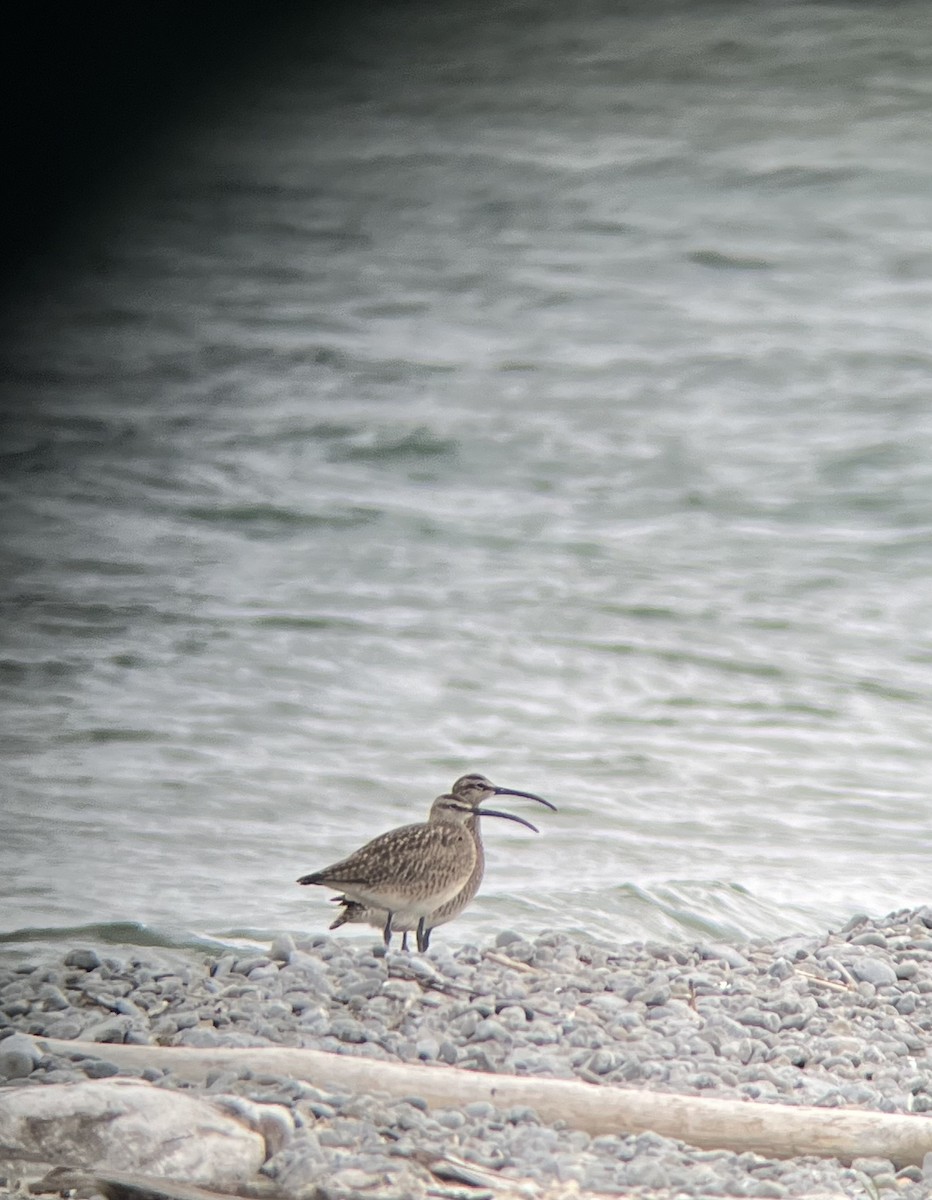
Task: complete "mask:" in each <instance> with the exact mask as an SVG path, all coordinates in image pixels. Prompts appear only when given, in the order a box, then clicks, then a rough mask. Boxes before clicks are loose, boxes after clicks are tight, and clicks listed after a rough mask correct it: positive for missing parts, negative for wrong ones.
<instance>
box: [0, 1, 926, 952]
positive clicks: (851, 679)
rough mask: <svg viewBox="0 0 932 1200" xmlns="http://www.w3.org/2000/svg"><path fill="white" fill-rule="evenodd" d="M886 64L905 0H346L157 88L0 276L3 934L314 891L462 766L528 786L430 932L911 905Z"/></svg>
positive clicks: (911, 439)
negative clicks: (338, 12) (58, 223)
mask: <svg viewBox="0 0 932 1200" xmlns="http://www.w3.org/2000/svg"><path fill="white" fill-rule="evenodd" d="M930 79H932V24H930V23H929V21H928V7H927V5H925V4H923V3H912V4H911V3H902V4H887V3H861V4H857V5H847V4H834V3H821V4H805V3H802V4H783V5H776V6H768V5H763V4H756V3H723V4H717V5H701V4H700V5H696V4H691V3H685V2H684V3H682V4H666V5H650V6H645V7H643V8H641V7H639V6H632V5H616V4H613V3H609V2H608V0H587V2H585V3H583V4H582V5H574V6H569V7H567V6H564V5H558V4H552V3H545V2H543V0H524V2H516V3H509V4H506V5H499V4H491V3H489V4H480V5H478V6H469V8H468V9H463V10H459V9H457V8H456V7H455V6H453V5H452V4H439V5H437V6H434V7H433V8H431V9H430V11H428V10H427V6H419V5H410V6H405V5H396V6H385V7H384V8H381V9H378V10H375V11H368V12H366V14H365V16H364V17H362V18H361V19H360V20H359V22H358V23H354V24H353V27H352V28H351V29H350V28H349V25H347V28H346V30H345V31H344V34H343V37H342V39H338V40H337V41H335V43H334V45H333V46H331V47H329V48H322V47H321V46H320V45H319V44H318V43H317V42H316V40H315V38H314V37H313V36H312V33H311V31H310V30H308V31H306V33H305V34H304V36H302V35H301V31H300V30H297V31H296V34H295V36H294V38H293V39H292V40H291V42H290V45H289V48H288V52H287V54H284V55H283V56H282V57H281V59H280V60H279V61H277V62H276V63H275V64H274V70H273V69H272V68H271V66H270V68H269V69H268V70H267V71H265V73H259V74H258V75H257V77H256V78H255V79H252V80H250V81H249V83H248V86H246V85H244V87H243V89H242V94H239V95H236V96H227V97H225V98H224V99H223V100H222V101H218V102H216V103H215V104H213V105H212V106H210V107H209V108H208V109H206V110H205V112H204V113H203V114H202V115H201V117H199V118H198V119H197V120H195V121H194V123H193V124H192V126H191V128H190V130H189V131H188V133H187V134H186V135H185V137H184V138H180V139H179V140H178V142H177V144H175V145H173V146H172V147H171V148H170V150H169V151H167V152H166V153H165V154H164V155H163V157H162V158H161V159H160V160H159V161H158V162H156V163H154V164H153V166H152V169H151V171H150V172H149V174H148V175H147V177H146V180H145V186H144V187H143V188H141V189H140V190H139V191H138V193H137V194H134V195H133V196H132V197H130V198H129V199H128V200H127V202H126V203H125V204H124V205H123V207H122V208H121V209H120V210H119V211H118V212H116V213H115V214H114V217H113V220H112V222H110V223H109V224H107V225H106V226H103V227H101V228H100V229H95V230H94V231H91V232H90V233H89V235H88V236H89V242H88V244H87V245H86V246H85V247H83V250H82V253H81V255H80V256H79V258H78V260H77V261H76V263H75V264H74V266H73V267H71V268H69V269H68V271H67V272H66V273H65V274H64V276H63V278H62V280H61V281H60V283H59V286H58V287H57V288H56V289H54V290H52V291H50V292H49V294H48V295H46V296H45V297H44V298H42V299H41V300H40V301H37V302H36V303H35V304H34V305H33V306H32V307H31V308H30V309H28V310H23V312H22V313H21V316H20V322H21V328H20V331H19V334H18V337H17V339H16V341H15V344H14V346H13V354H12V357H11V361H10V364H9V369H8V372H7V380H6V388H5V391H6V402H5V413H6V415H5V418H4V430H3V435H2V441H0V455H2V487H3V496H2V503H3V514H4V516H3V546H2V562H0V576H2V579H0V596H2V612H3V622H2V630H0V639H2V641H0V697H2V719H0V753H2V772H3V784H2V791H3V804H2V813H0V931H2V932H3V933H5V934H6V935H8V937H9V940H10V941H11V944H12V943H13V942H14V941H15V943H16V944H23V943H29V942H30V941H33V940H34V941H46V942H51V943H53V944H58V943H62V944H65V943H69V944H70V943H71V942H72V941H73V940H74V938H75V937H76V936H78V935H80V933H81V931H82V929H83V927H85V926H87V927H89V928H88V929H85V930H84V933H85V934H86V936H87V937H91V936H93V937H104V938H107V937H109V938H110V940H117V941H120V940H122V941H128V942H139V943H145V942H146V941H147V940H150V939H153V938H154V939H155V940H157V941H158V940H160V939H161V940H165V941H169V942H170V941H172V940H173V939H174V940H175V941H177V942H179V944H180V943H184V942H185V939H190V938H195V939H197V938H201V939H219V940H221V941H222V940H224V939H230V938H237V937H251V938H256V939H262V938H266V937H268V936H271V935H272V934H274V933H275V932H277V931H281V930H291V931H305V930H319V929H323V928H325V925H326V922H327V921H328V920H329V918H330V916H331V915H332V914H331V912H330V907H329V905H328V904H327V902H326V894H325V893H324V892H323V891H320V890H318V889H310V892H311V893H312V894H309V893H308V891H306V890H303V889H299V888H297V887H296V886H295V884H294V880H295V878H296V877H297V875H298V874H300V873H302V872H304V871H307V870H310V869H312V868H314V867H319V866H323V865H324V864H326V863H328V862H330V861H332V860H334V859H336V858H338V857H342V856H343V855H344V854H345V853H347V852H348V851H349V850H351V849H353V848H354V847H355V846H357V845H359V844H360V843H361V842H362V841H364V840H365V839H367V838H368V837H370V836H372V835H373V834H374V833H376V832H378V831H380V830H382V829H387V828H389V827H391V826H393V825H397V824H400V823H403V822H406V821H409V820H418V819H421V817H422V816H423V815H424V814H426V811H427V808H428V805H429V802H430V800H431V799H432V798H433V797H434V796H435V795H436V794H438V793H439V792H441V791H444V790H446V789H447V788H448V787H449V785H450V783H451V782H452V781H453V779H454V778H456V777H457V776H458V775H460V774H461V773H463V772H465V771H467V770H481V771H483V772H485V773H486V774H488V775H489V776H490V777H491V778H493V779H494V780H495V781H496V782H499V783H502V784H505V785H509V786H512V787H516V788H520V789H522V790H530V791H536V792H539V793H541V794H542V795H545V796H547V797H549V798H550V799H551V800H553V801H554V802H555V803H557V804H558V805H559V808H560V812H559V814H558V815H556V816H552V815H550V814H548V813H546V812H544V811H543V810H540V811H534V812H531V811H529V810H530V809H531V808H532V807H533V808H535V809H536V806H532V805H530V804H527V803H525V802H519V801H516V802H513V805H512V807H513V809H514V811H519V812H521V813H522V814H523V815H526V816H529V817H530V818H531V819H532V820H535V821H536V822H537V823H538V824H539V825H540V827H541V831H542V832H541V836H540V837H533V836H531V835H529V834H528V833H527V832H526V831H524V830H521V829H520V828H518V827H512V826H510V825H506V824H505V823H503V822H489V825H488V828H487V830H486V845H487V858H488V868H487V875H486V881H485V885H484V887H483V890H482V892H481V893H480V896H479V898H478V900H477V901H476V903H475V904H474V906H473V907H472V908H471V909H470V910H469V912H468V913H467V914H466V915H464V916H463V917H462V918H461V919H460V920H459V922H458V923H457V924H456V925H453V926H450V927H449V928H447V929H445V930H444V931H443V932H442V936H443V939H445V940H447V941H453V942H457V941H462V940H465V939H476V938H481V937H485V936H489V935H491V934H493V933H494V932H495V931H496V930H498V929H501V928H505V927H513V928H517V929H520V930H522V931H524V932H526V933H529V934H531V933H535V932H537V931H539V930H541V929H543V928H548V927H564V928H570V929H578V930H586V931H589V932H590V933H593V934H596V935H598V936H600V937H604V938H607V939H616V940H618V939H621V940H624V939H631V938H643V937H664V938H666V937H672V938H696V937H701V938H707V937H718V936H731V935H745V934H747V935H756V934H762V935H777V934H781V933H785V932H788V931H790V930H806V929H816V928H824V927H825V926H826V924H829V925H831V924H833V923H840V922H842V921H844V920H845V919H846V918H847V917H848V916H850V915H851V914H852V913H854V912H857V911H868V912H871V913H874V914H880V913H883V912H886V911H889V910H892V909H895V908H898V907H903V906H906V905H911V904H917V903H923V902H927V901H928V899H929V893H928V881H929V876H930V850H929V846H930V838H929V824H930V815H932V799H930V793H932V721H930V704H932V633H930V630H932V587H930V566H932V403H930V381H932V353H930V343H929V330H930V317H932V249H930V245H932V243H930V241H929V237H928V226H929V218H928V214H929V196H930V194H932V155H930V154H929V153H928V130H929V128H930V123H932V85H930ZM108 930H109V933H108ZM342 933H343V934H346V933H347V931H346V930H344V931H342ZM364 936H369V935H368V934H366V935H364ZM439 936H440V935H439V934H438V937H439Z"/></svg>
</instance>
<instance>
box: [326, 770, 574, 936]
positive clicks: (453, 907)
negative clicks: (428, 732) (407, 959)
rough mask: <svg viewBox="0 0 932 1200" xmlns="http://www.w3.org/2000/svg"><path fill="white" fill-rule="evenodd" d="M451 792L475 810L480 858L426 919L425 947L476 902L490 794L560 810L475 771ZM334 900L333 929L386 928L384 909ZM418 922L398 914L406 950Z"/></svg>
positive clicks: (470, 825) (471, 824) (471, 825)
mask: <svg viewBox="0 0 932 1200" xmlns="http://www.w3.org/2000/svg"><path fill="white" fill-rule="evenodd" d="M450 793H451V795H453V796H455V797H456V798H457V799H458V800H461V801H462V802H463V803H464V804H468V805H469V807H470V808H471V809H472V815H471V816H470V818H469V819H468V820H467V822H466V828H467V830H468V831H469V833H470V834H471V835H472V838H473V841H474V842H475V846H476V861H475V865H474V866H473V869H472V872H471V874H470V876H469V878H468V879H467V880H466V882H465V883H464V884H463V886H462V888H461V889H460V890H459V891H458V892H457V893H456V895H455V896H454V897H453V898H452V899H451V900H447V901H446V903H445V904H441V905H438V906H437V908H435V909H434V910H433V912H431V913H429V914H428V916H427V918H426V919H425V922H424V936H423V939H422V940H423V943H424V945H423V948H424V949H425V950H426V949H427V947H428V945H429V944H430V934H431V930H433V929H435V928H436V927H437V926H438V925H445V924H446V923H447V922H448V921H452V920H453V919H454V918H455V917H458V916H459V915H460V913H461V912H462V911H463V909H464V908H466V907H467V906H468V905H469V904H471V903H472V901H473V899H474V898H475V895H476V892H478V890H479V885H480V884H481V883H482V875H483V872H484V871H485V849H484V847H483V845H482V835H481V833H480V832H479V816H480V815H481V814H482V813H483V812H484V813H485V814H486V815H487V816H488V815H490V813H489V810H488V809H480V808H479V806H480V805H481V804H482V802H483V800H488V798H489V797H490V796H522V797H523V798H524V799H526V800H536V801H537V803H538V804H543V805H546V807H547V808H549V809H552V811H553V812H556V811H557V809H556V805H555V804H551V803H550V801H549V800H545V799H544V798H543V796H535V795H534V793H533V792H519V791H516V790H515V789H514V788H503V787H498V785H497V784H494V783H492V782H491V780H489V779H486V777H485V776H484V775H478V774H471V775H463V776H461V777H460V778H459V779H457V781H456V783H454V784H453V787H452V788H451V789H450ZM434 803H435V804H436V803H437V802H436V801H434ZM429 819H430V818H429ZM332 900H333V903H334V904H342V905H343V909H342V911H341V912H340V914H339V916H338V917H337V919H336V920H335V921H334V922H333V923H332V925H331V926H330V928H331V929H339V927H340V926H341V925H360V924H361V925H374V926H375V927H376V928H377V929H381V928H383V926H384V924H385V918H386V913H385V912H384V910H382V909H379V908H373V907H371V906H370V905H367V904H362V903H360V902H359V901H358V900H351V899H350V898H349V896H346V895H344V896H333V897H332ZM416 925H417V922H415V921H405V920H403V919H401V918H400V917H399V915H398V914H396V915H395V919H394V921H393V923H392V928H393V929H395V930H397V931H399V932H400V933H401V948H402V949H403V950H407V948H408V933H409V932H410V931H411V930H413V929H414V928H415V927H416Z"/></svg>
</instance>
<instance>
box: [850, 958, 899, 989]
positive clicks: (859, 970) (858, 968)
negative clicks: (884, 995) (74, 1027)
mask: <svg viewBox="0 0 932 1200" xmlns="http://www.w3.org/2000/svg"><path fill="white" fill-rule="evenodd" d="M848 969H849V971H850V972H851V974H852V975H853V976H854V978H855V979H857V980H858V982H859V983H872V984H873V985H874V987H885V986H889V984H891V983H896V971H895V970H894V969H893V967H891V966H890V964H889V963H888V962H884V960H883V959H882V958H859V959H857V960H856V961H855V962H853V963H851V965H850V966H849V968H848Z"/></svg>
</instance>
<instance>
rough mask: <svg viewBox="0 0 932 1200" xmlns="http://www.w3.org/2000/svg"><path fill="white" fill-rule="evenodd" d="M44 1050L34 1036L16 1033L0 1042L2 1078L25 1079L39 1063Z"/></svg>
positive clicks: (0, 1071) (0, 1074) (0, 1072)
mask: <svg viewBox="0 0 932 1200" xmlns="http://www.w3.org/2000/svg"><path fill="white" fill-rule="evenodd" d="M41 1058H42V1051H41V1050H39V1048H38V1047H37V1046H36V1045H35V1043H34V1042H33V1040H32V1038H28V1037H26V1036H25V1034H21V1033H14V1034H13V1035H12V1037H8V1038H4V1040H3V1041H2V1042H0V1079H25V1077H26V1076H27V1075H31V1074H32V1072H33V1071H34V1070H35V1069H36V1067H37V1066H38V1065H39V1061H40V1060H41Z"/></svg>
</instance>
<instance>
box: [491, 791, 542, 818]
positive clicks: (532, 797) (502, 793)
mask: <svg viewBox="0 0 932 1200" xmlns="http://www.w3.org/2000/svg"><path fill="white" fill-rule="evenodd" d="M495 795H496V796H523V797H524V799H525V800H536V801H537V803H538V804H543V805H544V806H545V808H549V809H550V811H551V812H556V811H557V806H556V805H555V804H551V803H550V801H549V800H545V799H544V798H543V796H535V795H534V793H533V792H516V791H515V790H514V788H496V789H495ZM486 811H488V810H486Z"/></svg>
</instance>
